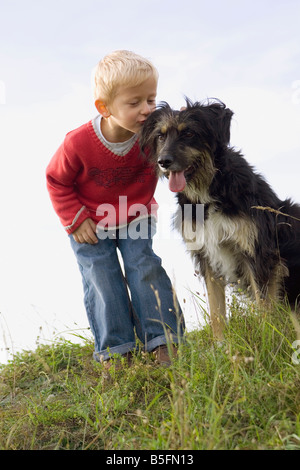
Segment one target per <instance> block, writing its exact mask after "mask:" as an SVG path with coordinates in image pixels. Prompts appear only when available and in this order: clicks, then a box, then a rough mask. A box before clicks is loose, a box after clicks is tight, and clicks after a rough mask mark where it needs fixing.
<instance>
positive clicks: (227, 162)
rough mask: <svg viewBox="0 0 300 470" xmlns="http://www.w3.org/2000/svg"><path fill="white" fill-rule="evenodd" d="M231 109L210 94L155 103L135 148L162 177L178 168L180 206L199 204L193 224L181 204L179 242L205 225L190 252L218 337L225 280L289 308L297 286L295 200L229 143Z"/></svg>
mask: <svg viewBox="0 0 300 470" xmlns="http://www.w3.org/2000/svg"><path fill="white" fill-rule="evenodd" d="M232 115H233V112H232V111H231V110H230V109H228V108H226V106H225V105H224V104H223V103H222V102H220V101H217V100H214V101H210V102H208V103H206V104H201V103H199V102H196V103H192V102H191V101H189V100H188V99H187V104H186V108H184V109H183V110H181V111H174V110H172V109H171V108H170V106H169V105H168V104H167V103H162V104H161V106H160V107H158V108H157V109H156V110H155V111H154V112H153V113H152V114H151V115H150V116H149V117H148V119H147V120H146V122H145V124H144V126H143V129H142V132H141V136H140V144H141V148H142V150H143V151H146V149H147V150H148V152H149V157H148V158H150V159H152V161H153V163H154V164H155V165H157V168H158V169H159V171H160V172H162V173H163V174H164V175H165V176H166V177H168V178H169V181H170V179H171V178H170V176H172V177H173V176H176V175H177V176H178V175H181V181H184V180H183V174H184V177H185V180H186V185H185V187H184V189H183V188H179V189H177V190H176V189H175V190H174V188H173V189H172V190H173V191H180V192H178V194H177V198H178V204H179V211H180V209H181V208H183V207H184V205H185V204H192V205H193V208H194V209H195V205H196V204H204V223H201V224H198V226H197V227H195V220H196V219H195V210H194V211H192V212H190V213H192V214H193V215H192V216H190V217H187V216H186V215H185V211H183V210H182V211H180V214H179V215H180V216H179V217H177V228H179V229H181V233H182V234H183V237H184V238H185V241H186V242H188V241H189V239H188V236H187V235H186V234H188V233H189V232H191V231H193V232H194V231H195V229H196V230H201V231H204V233H203V235H204V236H203V237H202V240H203V242H202V243H198V246H197V249H196V250H193V251H192V256H193V258H194V260H195V263H196V266H197V265H199V267H200V271H201V274H202V275H203V277H204V279H205V282H206V287H207V293H208V300H209V307H210V317H211V325H212V329H213V333H214V336H215V338H216V339H218V340H222V339H223V327H224V322H225V313H226V305H225V285H226V284H227V283H228V282H230V283H236V282H237V283H238V284H239V286H240V287H241V288H242V289H245V290H246V291H248V292H249V293H250V294H251V295H252V297H253V298H254V299H255V300H256V301H257V302H261V301H263V302H266V303H269V302H272V301H273V300H278V299H282V300H284V299H286V300H288V302H289V303H290V305H291V306H292V308H295V307H296V304H297V297H298V296H299V294H300V222H299V220H300V206H299V205H297V204H294V203H292V202H291V200H289V199H287V200H285V201H281V200H280V199H279V198H278V197H277V196H276V194H275V193H274V191H273V190H272V189H271V187H270V186H269V185H268V183H267V182H266V181H265V180H264V178H263V177H262V176H261V175H259V174H257V173H256V172H255V171H254V170H253V168H252V167H251V166H250V165H249V164H248V163H247V162H246V160H245V159H244V157H243V156H242V155H241V153H240V152H238V151H236V150H235V149H234V148H232V147H230V146H229V140H230V122H231V117H232ZM183 172H184V173H183ZM182 215H183V216H182ZM298 219H299V220H298ZM175 220H176V217H175ZM178 221H179V222H178ZM175 223H176V222H175ZM178 223H179V224H180V225H181V227H178ZM200 238H201V237H200Z"/></svg>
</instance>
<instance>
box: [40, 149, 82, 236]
mask: <svg viewBox="0 0 300 470" xmlns="http://www.w3.org/2000/svg"><path fill="white" fill-rule="evenodd" d="M80 169H81V163H80V160H79V158H78V157H77V156H76V154H75V153H74V152H73V153H72V152H71V153H68V154H67V153H66V149H65V142H64V143H63V144H62V145H61V146H60V147H59V149H58V150H57V151H56V153H55V154H54V156H53V157H52V159H51V161H50V163H49V165H48V167H47V169H46V179H47V189H48V191H49V194H50V199H51V202H52V204H53V207H54V210H55V212H56V213H57V215H58V216H59V218H60V221H61V223H62V225H63V226H64V228H65V230H66V232H67V233H69V234H70V233H72V232H74V230H76V228H78V227H79V225H80V224H81V223H82V222H83V221H84V220H85V219H87V218H88V217H90V214H89V211H88V209H87V208H86V207H85V206H84V205H83V204H82V203H81V202H80V200H79V199H78V196H77V192H76V177H77V175H78V173H79V172H80Z"/></svg>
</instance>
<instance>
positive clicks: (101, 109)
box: [95, 100, 110, 118]
mask: <svg viewBox="0 0 300 470" xmlns="http://www.w3.org/2000/svg"><path fill="white" fill-rule="evenodd" d="M95 106H96V108H97V110H98V112H99V113H100V114H101V116H103V117H104V118H108V117H109V116H110V112H109V110H108V109H107V107H106V105H105V104H104V103H103V101H100V100H96V101H95Z"/></svg>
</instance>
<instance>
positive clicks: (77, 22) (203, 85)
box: [0, 0, 300, 362]
mask: <svg viewBox="0 0 300 470" xmlns="http://www.w3.org/2000/svg"><path fill="white" fill-rule="evenodd" d="M299 21H300V1H299V0H281V1H279V0H252V2H249V1H248V0H246V1H243V0H211V1H204V0H185V1H184V2H182V1H178V0H143V1H141V0H127V1H124V0H111V1H110V2H107V1H106V0H105V1H104V0H84V1H83V0H81V1H78V0H52V1H51V2H50V1H46V0H26V2H25V1H24V0H0V155H1V173H0V198H1V199H0V201H1V220H2V225H1V227H2V230H1V235H0V237H1V238H0V240H1V245H0V283H1V284H0V285H1V290H0V362H4V361H5V360H6V358H7V353H6V351H5V348H6V347H8V348H10V350H11V351H12V350H13V351H16V350H19V349H24V348H28V349H32V348H33V347H34V346H35V343H36V340H37V337H38V336H40V337H41V339H42V340H46V341H47V340H51V339H52V338H53V334H57V335H59V334H60V333H61V332H62V331H64V330H72V329H75V328H79V329H80V331H79V333H80V334H84V333H83V332H82V331H81V329H84V328H86V327H87V326H88V325H87V320H86V314H85V310H84V307H83V298H82V287H81V278H80V274H79V270H78V268H77V264H76V260H75V257H74V255H73V253H72V251H71V248H70V247H69V240H68V237H67V236H66V234H65V233H64V230H63V229H62V227H61V226H60V222H59V220H58V218H57V216H56V214H55V213H54V211H53V209H52V206H51V204H50V200H49V197H48V194H47V190H46V185H45V168H46V166H47V164H48V162H49V160H50V158H51V157H52V155H53V153H54V152H55V150H56V149H57V148H58V146H59V145H60V143H61V142H62V140H63V138H64V135H65V134H66V133H67V132H68V131H69V130H71V129H73V128H75V127H78V126H79V125H81V124H82V123H84V122H87V121H88V120H89V119H91V118H93V117H94V116H95V115H96V110H95V108H94V105H93V100H92V92H91V86H90V77H91V71H92V69H93V67H94V66H95V65H96V63H97V62H98V61H99V60H100V59H101V58H102V57H103V56H104V55H105V54H107V53H109V52H111V51H113V50H115V49H130V50H134V51H135V52H137V53H140V54H142V55H144V56H146V57H149V58H150V59H151V60H152V61H153V62H154V63H155V65H156V66H157V68H158V70H159V73H160V82H159V93H158V101H161V100H165V101H168V102H169V103H170V105H171V106H173V107H175V108H176V107H177V108H178V107H180V106H182V105H183V104H184V100H183V96H184V95H186V96H188V97H189V98H191V99H192V100H202V99H205V98H207V97H216V98H219V99H221V100H222V101H224V102H225V103H226V104H227V106H228V107H229V108H231V109H232V110H233V111H234V113H235V115H234V119H233V124H232V133H231V135H232V138H231V144H232V145H234V146H235V147H237V148H242V151H243V152H244V154H245V156H246V158H247V160H248V161H249V162H250V163H252V164H253V165H255V166H256V167H257V169H258V170H259V171H260V172H261V173H263V174H264V175H265V176H266V177H267V179H268V181H269V182H270V184H271V185H272V186H273V188H274V189H275V190H276V192H277V193H278V195H279V196H280V197H282V198H285V197H289V196H290V197H292V198H294V199H295V200H298V201H299V202H300V186H299V184H298V181H297V180H298V179H299V169H300V163H299V162H300V132H299V130H300V30H299ZM157 200H158V202H159V203H160V205H161V211H160V214H161V216H160V221H161V222H160V223H163V221H164V219H165V217H166V216H169V215H170V213H171V211H170V210H169V209H168V208H169V207H171V208H172V210H173V208H174V207H175V206H174V201H173V196H172V195H171V193H170V192H169V191H168V189H167V188H166V185H164V184H163V183H160V184H159V189H158V192H157ZM158 231H159V232H160V231H161V229H160V228H159V230H158ZM164 233H165V232H164ZM161 238H163V237H158V238H157V239H156V241H155V249H156V252H157V253H158V254H159V255H160V256H161V257H162V258H163V262H164V265H165V267H166V269H167V271H168V273H169V275H170V277H171V278H172V280H173V281H174V283H175V286H176V289H177V291H178V296H179V298H180V300H181V302H182V306H183V308H184V311H185V315H186V320H187V323H188V326H189V328H193V327H194V326H197V324H198V323H199V318H197V314H196V313H195V310H194V305H193V304H194V301H193V299H192V298H191V296H190V294H189V292H188V289H192V290H193V291H195V290H199V292H200V294H201V296H202V295H203V292H204V290H203V287H202V286H201V285H200V284H199V283H198V281H197V280H196V279H195V277H194V276H193V266H192V264H191V262H190V260H189V257H188V255H186V254H185V252H184V249H183V247H182V244H181V243H180V242H179V241H178V240H176V239H175V240H174V238H173V239H172V240H161ZM183 298H185V299H186V303H184V302H183ZM198 315H199V314H198ZM68 338H69V339H72V337H70V336H68Z"/></svg>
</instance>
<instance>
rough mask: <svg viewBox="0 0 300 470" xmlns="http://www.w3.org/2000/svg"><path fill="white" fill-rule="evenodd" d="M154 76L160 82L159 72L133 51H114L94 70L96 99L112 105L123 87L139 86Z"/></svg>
mask: <svg viewBox="0 0 300 470" xmlns="http://www.w3.org/2000/svg"><path fill="white" fill-rule="evenodd" d="M152 76H153V77H154V78H155V80H158V72H157V70H156V68H155V67H154V65H153V64H152V63H151V62H150V60H148V59H145V58H144V57H142V56H140V55H138V54H135V53H134V52H131V51H126V50H120V51H114V52H112V53H111V54H108V55H106V56H105V57H104V58H103V59H102V60H100V62H99V63H98V64H97V66H96V67H95V69H94V99H95V100H101V101H103V102H104V103H105V104H106V105H107V104H110V103H111V102H112V101H113V99H114V98H115V96H116V94H117V92H118V89H119V88H120V87H121V86H123V87H134V86H138V85H141V84H142V83H143V82H144V81H145V80H147V79H148V78H150V77H152Z"/></svg>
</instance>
